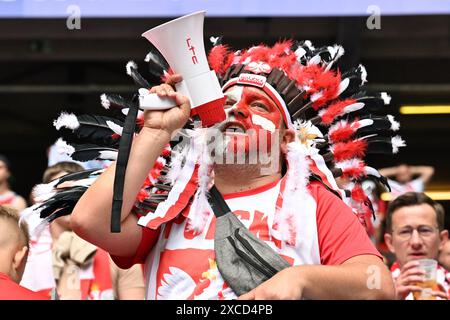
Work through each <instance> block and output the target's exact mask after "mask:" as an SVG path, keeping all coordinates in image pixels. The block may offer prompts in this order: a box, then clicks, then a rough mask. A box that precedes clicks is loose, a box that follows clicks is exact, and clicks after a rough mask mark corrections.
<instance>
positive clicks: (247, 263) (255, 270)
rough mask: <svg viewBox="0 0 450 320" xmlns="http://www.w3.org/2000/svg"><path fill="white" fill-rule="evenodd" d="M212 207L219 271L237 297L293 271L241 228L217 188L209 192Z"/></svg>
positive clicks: (266, 246) (275, 254)
mask: <svg viewBox="0 0 450 320" xmlns="http://www.w3.org/2000/svg"><path fill="white" fill-rule="evenodd" d="M210 204H211V207H212V209H213V211H214V214H215V216H216V230H215V234H214V251H215V254H216V262H217V268H218V269H219V271H220V274H221V275H222V277H223V278H224V280H225V281H226V282H227V283H228V285H229V286H230V288H231V289H233V291H234V292H235V293H236V294H238V295H241V294H244V293H246V292H248V291H250V290H252V289H253V288H255V287H257V286H258V285H260V284H261V283H263V282H264V281H266V280H268V279H270V278H271V277H273V276H274V275H275V274H276V273H277V272H279V271H281V270H283V269H285V268H287V267H290V264H289V263H288V262H287V261H286V260H284V259H283V258H282V257H281V256H280V255H279V254H278V253H276V252H275V251H274V250H273V249H272V248H271V247H270V246H269V245H268V244H267V243H265V242H264V241H262V240H260V239H258V238H257V237H256V236H255V235H253V234H252V233H251V232H250V231H249V230H248V229H247V228H246V227H245V226H244V225H243V224H242V222H241V221H240V220H239V219H238V218H237V217H236V216H235V215H234V214H233V213H232V212H231V209H230V208H229V207H228V205H227V203H226V202H225V200H224V199H223V197H222V195H221V194H220V192H219V190H217V188H216V187H215V186H213V187H212V188H211V190H210Z"/></svg>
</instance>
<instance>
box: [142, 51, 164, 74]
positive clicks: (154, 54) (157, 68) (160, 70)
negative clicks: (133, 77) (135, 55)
mask: <svg viewBox="0 0 450 320" xmlns="http://www.w3.org/2000/svg"><path fill="white" fill-rule="evenodd" d="M146 61H147V62H148V70H149V71H150V73H151V74H152V75H153V76H154V77H156V78H158V79H160V78H161V77H162V76H163V75H164V72H165V71H166V72H167V71H168V70H169V64H168V63H167V61H166V59H164V57H163V56H162V55H161V54H160V53H159V51H158V50H156V49H154V50H152V51H150V52H149V53H148V55H147V57H146Z"/></svg>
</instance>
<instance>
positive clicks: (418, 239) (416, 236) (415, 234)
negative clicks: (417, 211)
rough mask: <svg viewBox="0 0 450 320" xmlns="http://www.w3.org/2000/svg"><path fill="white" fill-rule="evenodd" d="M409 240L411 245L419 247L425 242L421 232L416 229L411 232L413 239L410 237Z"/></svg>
mask: <svg viewBox="0 0 450 320" xmlns="http://www.w3.org/2000/svg"><path fill="white" fill-rule="evenodd" d="M409 242H410V243H411V246H413V247H415V248H417V247H420V246H421V245H422V243H423V241H422V238H421V237H420V235H419V232H418V231H417V230H416V229H414V230H413V232H412V234H411V239H409Z"/></svg>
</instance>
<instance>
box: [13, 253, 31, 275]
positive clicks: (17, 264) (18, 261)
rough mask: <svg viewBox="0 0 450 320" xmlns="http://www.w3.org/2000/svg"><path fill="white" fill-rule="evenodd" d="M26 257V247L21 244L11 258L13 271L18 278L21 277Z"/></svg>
mask: <svg viewBox="0 0 450 320" xmlns="http://www.w3.org/2000/svg"><path fill="white" fill-rule="evenodd" d="M27 258H28V247H27V246H23V247H22V248H21V249H20V250H18V251H17V252H16V254H15V255H14V259H13V269H14V273H16V276H17V277H18V280H19V281H20V279H21V278H22V274H23V271H24V270H25V264H26V263H27Z"/></svg>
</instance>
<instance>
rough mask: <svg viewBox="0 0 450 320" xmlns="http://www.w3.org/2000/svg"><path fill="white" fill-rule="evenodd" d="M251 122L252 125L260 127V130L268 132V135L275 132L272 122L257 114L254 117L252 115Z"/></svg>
mask: <svg viewBox="0 0 450 320" xmlns="http://www.w3.org/2000/svg"><path fill="white" fill-rule="evenodd" d="M252 122H253V123H254V124H256V125H258V126H260V127H261V128H263V129H264V130H267V131H269V132H270V133H274V132H275V124H274V123H273V122H272V121H270V120H269V119H266V118H264V117H261V116H259V115H257V114H254V115H252Z"/></svg>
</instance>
